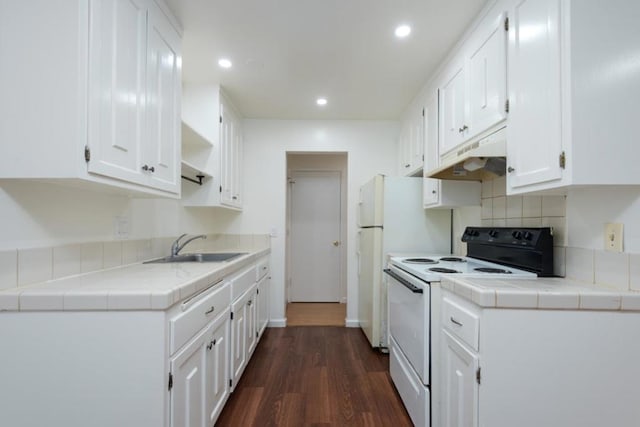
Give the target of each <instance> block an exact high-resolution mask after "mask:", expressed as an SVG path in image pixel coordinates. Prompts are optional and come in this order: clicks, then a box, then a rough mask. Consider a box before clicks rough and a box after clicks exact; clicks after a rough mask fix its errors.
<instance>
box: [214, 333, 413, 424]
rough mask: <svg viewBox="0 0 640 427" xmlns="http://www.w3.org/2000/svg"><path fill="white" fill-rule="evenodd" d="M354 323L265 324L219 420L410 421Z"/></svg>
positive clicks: (381, 362)
mask: <svg viewBox="0 0 640 427" xmlns="http://www.w3.org/2000/svg"><path fill="white" fill-rule="evenodd" d="M411 425H412V424H411V420H410V419H409V416H408V414H407V412H406V410H405V409H404V406H403V405H402V402H401V401H400V397H399V396H398V394H397V392H396V390H395V388H394V387H393V384H392V382H391V378H390V376H389V357H388V356H387V355H383V354H380V353H378V352H376V351H374V350H372V349H371V347H370V346H369V343H368V341H367V339H366V337H365V336H364V335H363V333H362V331H361V330H360V329H359V328H344V327H336V326H299V327H288V328H269V329H267V330H266V331H265V334H264V336H263V337H262V340H261V341H260V343H259V345H258V348H257V349H256V351H255V353H254V355H253V358H252V359H251V361H250V362H249V365H248V366H247V368H246V370H245V372H244V374H243V376H242V378H241V380H240V382H239V384H238V386H237V388H236V389H235V391H234V392H233V394H232V395H231V397H230V398H229V401H228V402H227V404H226V406H225V408H224V410H223V411H222V414H221V415H220V417H219V419H218V422H217V423H216V426H242V427H246V426H261V427H262V426H295V427H300V426H318V427H320V426H394V427H403V426H411Z"/></svg>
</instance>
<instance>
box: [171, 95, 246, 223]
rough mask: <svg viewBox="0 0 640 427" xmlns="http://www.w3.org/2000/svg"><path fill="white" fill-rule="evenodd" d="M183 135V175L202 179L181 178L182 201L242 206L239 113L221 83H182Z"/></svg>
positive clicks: (220, 205)
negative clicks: (218, 84) (183, 84)
mask: <svg viewBox="0 0 640 427" xmlns="http://www.w3.org/2000/svg"><path fill="white" fill-rule="evenodd" d="M182 138H183V147H182V175H183V176H184V177H187V178H190V179H191V180H193V181H198V180H201V181H200V183H197V182H193V181H191V180H186V179H185V180H183V184H182V199H183V204H184V205H185V206H194V207H195V206H201V207H206V206H213V207H223V208H228V209H233V210H240V209H242V204H243V197H242V193H243V192H242V185H243V176H244V174H243V170H242V168H243V165H244V163H243V138H242V117H241V116H240V114H239V113H238V111H237V110H236V109H235V108H234V107H233V105H232V103H231V101H230V100H229V98H228V97H227V96H225V94H224V92H223V91H222V90H221V88H220V86H217V85H213V86H212V85H191V84H186V85H185V86H184V90H183V96H182ZM198 177H200V178H198Z"/></svg>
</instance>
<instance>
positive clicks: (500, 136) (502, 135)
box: [424, 127, 507, 180]
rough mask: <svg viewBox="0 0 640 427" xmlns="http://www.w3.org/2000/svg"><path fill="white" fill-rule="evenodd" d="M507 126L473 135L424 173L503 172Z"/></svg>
mask: <svg viewBox="0 0 640 427" xmlns="http://www.w3.org/2000/svg"><path fill="white" fill-rule="evenodd" d="M506 156H507V129H506V127H503V128H501V129H499V130H497V131H495V132H493V133H491V134H489V135H485V136H481V137H479V138H475V139H472V140H470V141H467V142H466V143H464V144H462V145H461V146H459V147H457V148H456V149H454V150H452V151H450V152H449V153H447V154H445V155H443V156H442V157H441V158H440V166H439V167H438V168H436V169H433V170H430V171H427V172H426V173H425V174H424V176H425V177H429V178H440V179H461V180H481V179H482V177H483V176H485V174H486V173H487V172H490V173H492V174H494V175H498V176H502V175H504V174H505V168H506Z"/></svg>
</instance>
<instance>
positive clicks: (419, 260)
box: [402, 258, 438, 264]
mask: <svg viewBox="0 0 640 427" xmlns="http://www.w3.org/2000/svg"><path fill="white" fill-rule="evenodd" d="M402 262H406V263H407V264H437V263H438V261H436V260H433V259H430V258H407V259H403V260H402Z"/></svg>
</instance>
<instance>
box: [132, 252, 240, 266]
mask: <svg viewBox="0 0 640 427" xmlns="http://www.w3.org/2000/svg"><path fill="white" fill-rule="evenodd" d="M245 254H246V252H221V253H195V254H184V255H176V256H168V257H164V258H159V259H154V260H151V261H145V262H144V263H143V264H156V263H160V264H164V263H168V262H223V261H229V260H231V259H233V258H235V257H239V256H240V255H245Z"/></svg>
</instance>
